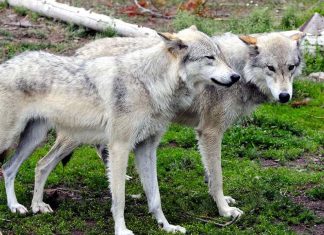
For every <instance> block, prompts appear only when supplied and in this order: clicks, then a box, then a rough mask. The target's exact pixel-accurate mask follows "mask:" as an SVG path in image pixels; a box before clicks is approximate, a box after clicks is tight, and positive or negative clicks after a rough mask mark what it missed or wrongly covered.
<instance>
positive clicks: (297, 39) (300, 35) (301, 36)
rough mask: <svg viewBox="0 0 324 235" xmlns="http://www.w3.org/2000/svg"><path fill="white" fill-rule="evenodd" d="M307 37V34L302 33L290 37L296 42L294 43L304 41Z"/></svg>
mask: <svg viewBox="0 0 324 235" xmlns="http://www.w3.org/2000/svg"><path fill="white" fill-rule="evenodd" d="M305 36H306V34H305V33H303V32H300V33H295V34H293V35H291V36H290V39H291V40H294V41H300V40H302V39H303V38H304V37H305Z"/></svg>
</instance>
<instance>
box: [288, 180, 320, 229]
mask: <svg viewBox="0 0 324 235" xmlns="http://www.w3.org/2000/svg"><path fill="white" fill-rule="evenodd" d="M312 187H314V185H311V184H309V185H306V186H303V187H302V188H300V189H299V195H297V196H294V195H291V196H290V198H291V199H292V201H293V202H294V203H296V204H298V205H301V206H303V207H305V208H307V209H309V210H311V211H313V212H314V214H315V215H316V216H318V217H320V218H322V219H323V218H324V200H313V199H311V198H310V197H308V196H307V195H306V191H307V190H308V189H311V188H312ZM291 228H292V229H293V230H294V231H295V232H296V233H297V234H314V235H322V234H323V231H324V223H321V224H314V225H305V224H298V225H292V226H291Z"/></svg>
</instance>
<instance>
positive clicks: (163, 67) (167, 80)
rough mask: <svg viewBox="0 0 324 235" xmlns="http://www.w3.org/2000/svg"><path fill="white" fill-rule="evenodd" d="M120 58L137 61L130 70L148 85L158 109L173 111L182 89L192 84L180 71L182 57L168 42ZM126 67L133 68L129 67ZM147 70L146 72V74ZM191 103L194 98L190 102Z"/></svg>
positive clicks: (154, 106)
mask: <svg viewBox="0 0 324 235" xmlns="http://www.w3.org/2000/svg"><path fill="white" fill-rule="evenodd" d="M148 58H149V59H148ZM119 59H130V60H131V61H134V63H135V64H136V66H131V67H132V68H133V70H131V71H129V74H130V76H131V77H133V78H134V79H135V80H137V81H139V82H140V84H141V85H142V86H145V90H147V91H148V93H149V96H150V98H151V105H152V108H153V109H154V110H155V111H158V112H160V111H162V110H168V111H173V110H170V109H173V107H174V104H173V103H174V102H178V101H179V99H178V98H179V91H182V90H184V89H188V88H189V87H191V85H190V84H188V81H187V79H186V74H181V73H180V71H181V69H182V68H181V66H182V65H181V58H179V57H177V56H174V55H172V54H171V53H170V52H169V51H168V50H167V48H166V47H165V45H164V43H159V44H158V45H156V46H153V47H151V48H148V49H142V50H140V51H137V52H135V53H130V54H128V55H125V56H122V57H119ZM123 69H128V70H129V68H123ZM143 74H145V76H142V75H143ZM184 84H185V85H184ZM175 97H176V99H175ZM161 100H164V102H161ZM189 104H190V102H188V105H189Z"/></svg>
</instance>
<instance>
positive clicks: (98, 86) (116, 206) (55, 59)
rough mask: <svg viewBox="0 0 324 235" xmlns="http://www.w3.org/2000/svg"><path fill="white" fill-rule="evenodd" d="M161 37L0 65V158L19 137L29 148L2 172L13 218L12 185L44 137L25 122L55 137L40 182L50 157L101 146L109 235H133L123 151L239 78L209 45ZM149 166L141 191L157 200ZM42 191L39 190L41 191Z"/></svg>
mask: <svg viewBox="0 0 324 235" xmlns="http://www.w3.org/2000/svg"><path fill="white" fill-rule="evenodd" d="M160 35H161V38H162V39H163V42H160V43H158V44H157V45H155V46H153V47H150V48H148V49H142V50H138V51H135V52H133V53H129V54H123V55H120V56H116V57H102V58H97V59H93V60H83V59H77V58H73V57H72V58H69V57H62V56H55V55H51V54H49V53H45V52H30V53H23V54H21V55H19V56H16V57H15V58H13V59H11V60H9V61H7V62H5V63H4V64H2V65H0V77H1V81H0V110H1V112H2V113H6V115H5V116H2V117H1V118H0V146H1V149H0V152H3V151H4V150H6V149H7V148H9V147H10V145H11V144H12V142H13V141H14V139H15V137H16V136H17V135H19V134H20V133H21V132H22V131H23V130H24V129H25V131H24V132H23V133H22V135H21V137H22V141H21V142H20V147H21V146H24V145H26V146H27V145H28V146H29V147H28V148H27V149H24V151H21V149H19V150H17V151H16V153H15V156H14V157H13V159H11V160H10V161H9V162H8V163H6V164H5V165H4V167H3V169H4V178H5V183H6V190H7V191H6V193H7V198H8V205H9V207H10V209H11V210H12V211H13V212H19V213H24V212H26V208H24V207H23V206H22V205H20V204H19V203H18V202H17V199H16V196H15V193H14V188H13V186H14V185H13V179H14V177H15V173H16V167H17V166H18V167H19V165H20V164H21V162H22V161H23V160H24V159H25V158H26V157H27V156H28V155H29V154H30V151H31V149H32V148H33V147H34V145H35V142H37V140H36V139H38V138H37V136H38V137H39V136H42V135H44V133H43V132H42V130H43V129H44V128H40V129H33V127H32V126H27V127H26V124H27V122H28V121H29V120H31V119H38V120H40V122H41V123H43V124H45V126H47V127H53V128H55V129H56V130H57V133H58V136H57V142H56V143H55V145H54V146H53V148H52V150H51V152H50V153H49V155H48V156H47V157H46V158H45V159H44V160H43V162H46V163H47V165H46V166H45V167H44V168H42V169H40V168H39V169H38V170H39V173H40V174H43V173H44V172H48V173H49V172H50V171H51V170H52V166H54V165H55V164H54V163H55V162H56V161H57V160H58V159H52V158H51V156H52V155H60V156H61V157H64V156H66V155H67V154H69V153H70V152H71V151H72V150H73V149H74V148H75V147H76V146H78V145H80V144H82V143H90V144H91V143H92V144H107V146H108V149H109V155H110V158H109V173H108V176H109V180H110V189H111V194H112V214H113V217H114V221H115V234H133V233H132V231H130V230H128V229H127V228H126V225H125V219H124V207H125V175H126V168H127V162H128V155H129V151H130V150H131V149H133V148H134V147H135V146H136V145H137V144H138V143H141V142H145V143H147V142H154V143H155V142H159V139H160V136H161V135H162V133H163V132H164V130H165V128H166V126H167V124H168V122H169V121H170V120H171V119H173V118H174V116H175V113H176V112H177V111H178V110H186V109H187V108H188V107H189V105H190V104H191V102H192V99H193V97H194V92H195V89H198V87H199V86H203V84H212V83H215V82H216V83H219V84H223V85H227V86H230V85H231V84H233V83H234V82H236V81H237V80H238V79H239V78H240V76H239V75H238V74H237V73H236V72H234V71H233V70H232V69H231V68H230V67H229V66H228V65H227V64H226V63H225V62H224V61H222V60H221V58H220V55H221V52H220V51H219V49H218V47H217V46H216V45H215V44H214V43H213V42H212V40H211V39H210V38H209V37H208V36H207V35H205V34H203V33H201V32H199V31H197V30H196V29H195V28H193V27H192V28H188V29H185V30H182V31H180V32H179V33H178V34H174V35H172V34H160ZM26 131H27V132H26ZM26 136H29V137H27V138H24V137H26ZM30 137H35V139H34V138H30ZM143 157H146V156H143ZM148 157H149V156H148ZM47 159H52V160H54V162H48V161H47ZM150 162H151V160H150V159H148V158H142V159H141V160H139V162H138V164H139V168H140V169H142V171H140V175H141V179H142V181H143V185H144V189H145V190H146V191H151V190H153V191H154V192H156V191H157V192H158V186H157V180H156V171H155V166H154V168H152V170H151V171H150V172H149V173H148V172H147V171H146V170H144V169H145V168H146V166H147V165H150V164H151V163H150ZM50 163H52V164H50ZM147 174H149V176H147ZM36 177H37V176H36ZM151 179H155V180H153V182H151V181H152V180H151ZM147 181H150V182H147ZM42 183H45V181H43V182H42ZM42 183H41V185H38V186H40V187H41V188H43V187H44V185H43V184H42ZM152 184H153V185H152ZM147 185H150V186H151V185H152V186H153V187H147ZM35 194H37V189H36V190H35ZM147 194H150V192H147ZM153 196H154V197H153V198H151V200H150V199H149V206H150V211H152V213H153V214H154V216H155V217H156V219H157V221H158V222H159V223H160V224H161V225H162V227H163V229H165V230H166V231H171V232H175V231H180V232H185V229H184V228H182V227H180V226H174V225H170V224H169V223H168V221H167V220H166V218H165V216H164V214H163V212H162V209H161V205H160V197H159V195H158V194H154V195H153ZM41 202H42V200H41V201H33V207H37V206H39V207H43V205H42V204H41ZM156 206H158V207H156Z"/></svg>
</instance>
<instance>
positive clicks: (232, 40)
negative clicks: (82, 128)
mask: <svg viewBox="0 0 324 235" xmlns="http://www.w3.org/2000/svg"><path fill="white" fill-rule="evenodd" d="M302 38H303V34H302V33H297V34H294V35H292V36H290V37H287V36H284V35H282V34H280V33H269V34H264V35H254V36H245V35H242V36H240V37H238V36H236V35H234V34H231V33H226V34H224V35H221V36H214V37H213V38H212V39H213V41H214V42H215V43H217V45H218V46H219V47H220V49H221V51H222V52H223V55H224V56H225V60H226V61H227V62H228V63H229V65H230V66H231V67H232V68H234V69H235V70H236V71H237V72H238V73H240V74H241V75H242V78H241V80H240V81H239V82H237V83H236V84H234V85H233V86H231V87H230V88H228V89H224V88H223V87H220V86H214V85H205V86H203V87H200V90H199V92H197V94H196V97H195V98H194V100H193V103H192V104H191V106H190V107H189V108H188V109H187V110H182V111H181V112H179V113H178V114H177V115H176V116H175V118H174V119H173V122H176V123H180V124H184V125H187V126H191V127H194V128H195V129H196V131H197V138H198V143H199V150H200V153H201V155H202V161H203V164H204V166H205V172H206V176H207V177H206V178H207V180H208V186H209V192H210V194H211V196H212V197H213V199H214V200H215V202H216V204H217V207H218V211H219V214H220V215H221V216H225V217H230V216H232V217H237V216H241V215H242V214H243V212H242V211H241V210H240V209H239V208H236V207H230V206H229V203H235V200H234V199H233V198H232V197H230V196H224V193H223V180H222V168H221V142H222V137H223V134H224V132H225V131H226V130H227V129H228V128H229V127H230V126H231V125H232V124H233V123H234V122H235V121H236V120H237V119H239V118H241V117H242V116H246V115H249V114H250V113H251V112H253V110H254V109H255V108H256V107H257V106H258V105H260V104H262V103H265V102H271V101H278V102H281V103H286V102H288V101H289V100H290V99H291V97H292V84H293V79H294V77H296V76H297V75H299V74H300V73H301V70H302V66H303V63H302V59H301V58H302V56H301V50H300V47H299V45H300V41H301V40H302ZM124 40H125V41H127V42H126V44H130V43H131V44H132V45H135V47H138V48H141V47H142V46H143V45H142V44H140V43H139V40H137V39H131V38H128V39H124ZM148 43H149V42H148ZM151 43H152V45H154V44H155V43H156V42H152V41H151ZM111 46H112V41H111V40H110V39H100V40H96V41H94V42H91V43H89V44H88V45H86V46H84V47H82V48H80V49H79V50H78V51H77V52H76V54H77V55H78V56H80V57H83V58H92V57H96V56H97V55H99V56H102V55H105V54H110V53H122V52H123V50H124V47H123V46H122V45H119V50H118V51H117V50H116V51H110V47H111ZM215 101H217V102H215ZM157 144H158V143H146V144H144V145H142V146H140V149H142V150H141V151H142V152H146V153H151V156H152V158H155V157H156V148H157ZM154 148H155V149H154ZM103 149H104V146H99V148H98V153H99V155H100V153H105V154H101V156H102V158H103V159H104V160H105V161H107V157H108V154H107V152H105V151H104V150H103Z"/></svg>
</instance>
